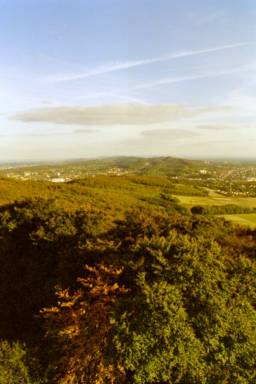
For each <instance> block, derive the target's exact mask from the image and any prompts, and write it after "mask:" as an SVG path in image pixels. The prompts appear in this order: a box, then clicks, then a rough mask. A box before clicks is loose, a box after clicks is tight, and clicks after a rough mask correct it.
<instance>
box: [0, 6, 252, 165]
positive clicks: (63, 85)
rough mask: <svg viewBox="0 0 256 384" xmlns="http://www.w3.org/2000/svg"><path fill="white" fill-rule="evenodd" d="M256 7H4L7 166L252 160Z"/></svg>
mask: <svg viewBox="0 0 256 384" xmlns="http://www.w3.org/2000/svg"><path fill="white" fill-rule="evenodd" d="M255 20H256V2H255V1H254V0H251V1H249V0H233V1H231V0H229V1H228V0H216V1H209V0H200V1H199V0H193V1H190V0H186V1H185V0H180V1H174V0H173V1H172V0H154V1H153V0H136V1H135V0H74V1H70V0H61V1H60V0H51V1H50V0H37V1H35V0H30V1H29V0H0V58H1V60H0V161H10V160H22V161H26V160H53V159H64V158H81V157H96V156H113V155H140V156H157V155H171V156H179V157H191V158H210V157H256V151H255V147H256V74H255V70H256V23H255Z"/></svg>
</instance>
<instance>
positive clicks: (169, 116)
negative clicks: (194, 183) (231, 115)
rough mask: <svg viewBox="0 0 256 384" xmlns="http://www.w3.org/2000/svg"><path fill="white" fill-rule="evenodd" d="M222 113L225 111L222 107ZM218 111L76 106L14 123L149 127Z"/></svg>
mask: <svg viewBox="0 0 256 384" xmlns="http://www.w3.org/2000/svg"><path fill="white" fill-rule="evenodd" d="M220 109H221V110H222V109H223V108H220ZM211 111H212V112H213V113H216V112H218V109H217V110H216V108H192V107H189V106H184V105H176V104H160V105H145V104H114V105H103V106H101V105H100V106H89V107H88V106H86V107H80V106H74V107H67V106H62V107H49V108H38V109H32V110H30V111H25V112H20V113H17V114H16V115H14V116H12V117H11V118H10V119H11V120H16V121H21V122H41V123H42V122H44V123H54V124H69V125H73V124H75V125H87V126H88V125H89V126H90V125H105V126H110V125H112V126H113V125H147V124H157V123H164V122H168V121H177V120H180V119H183V118H189V117H193V116H198V115H201V114H203V113H207V112H211Z"/></svg>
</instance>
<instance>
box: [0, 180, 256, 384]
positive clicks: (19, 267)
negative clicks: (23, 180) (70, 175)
mask: <svg viewBox="0 0 256 384" xmlns="http://www.w3.org/2000/svg"><path fill="white" fill-rule="evenodd" d="M142 181H143V180H142ZM92 182H95V181H93V180H92ZM96 182H97V181H96ZM104 182H106V183H107V178H105V179H104ZM136 183H137V181H136ZM143 183H144V182H143ZM80 185H81V188H83V187H82V186H83V182H82V181H81V183H80ZM141 185H142V184H138V188H141ZM143 185H144V186H143V188H145V190H144V191H147V186H145V184H143ZM47 188H48V187H47ZM84 188H86V187H84ZM129 188H130V186H129ZM84 190H86V189H84ZM135 193H136V187H135V192H134V191H133V195H134V194H135ZM58 194H59V190H58V189H56V195H54V194H52V196H51V197H52V198H51V199H50V198H45V197H41V198H39V197H33V195H31V197H30V198H26V199H19V200H17V201H14V202H10V203H8V204H3V205H2V206H1V207H0V265H1V268H0V311H1V317H0V339H1V342H0V379H1V383H3V384H5V383H6V384H7V383H8V384H9V383H15V384H16V383H33V384H34V383H56V384H57V383H60V384H69V383H74V384H79V383H85V384H87V383H88V384H89V383H90V384H91V383H92V384H93V383H94V384H100V383H102V384H103V383H104V384H105V383H106V384H107V383H109V384H119V383H124V384H147V383H152V384H166V383H170V384H171V383H180V384H201V383H202V384H216V383H220V384H221V383H231V382H234V383H241V384H246V383H249V384H252V383H255V380H256V375H255V365H256V353H255V351H256V310H255V304H256V291H255V277H256V261H255V249H256V231H255V230H253V229H249V228H246V227H239V226H233V225H231V224H230V223H228V222H227V221H225V220H224V219H222V218H220V217H217V216H209V215H208V213H207V212H203V214H202V212H198V211H195V212H193V210H192V213H191V212H189V210H187V209H184V207H182V206H181V205H180V204H179V201H178V200H177V199H176V198H175V197H174V196H172V195H171V194H170V193H168V192H167V191H166V190H162V192H161V193H159V194H158V198H156V196H150V194H148V195H147V196H146V193H145V196H144V200H143V201H142V200H133V202H136V203H134V206H133V207H132V206H129V205H127V204H126V201H122V200H120V201H119V202H118V201H115V202H113V204H112V206H111V202H112V200H111V199H112V197H111V195H110V196H108V194H105V201H104V203H103V202H102V201H101V200H100V198H99V196H94V199H95V201H96V203H94V204H92V202H89V201H88V203H87V204H83V205H82V206H80V207H79V204H78V203H77V204H75V202H73V203H72V206H71V205H70V204H69V201H68V200H69V196H70V194H69V192H68V194H67V197H66V199H67V204H66V205H65V204H60V203H59V201H58V199H56V196H58ZM62 198H64V197H63V196H62ZM131 198H132V196H131ZM97 199H98V203H97ZM231 208H232V209H233V207H231ZM231 208H230V207H227V209H231Z"/></svg>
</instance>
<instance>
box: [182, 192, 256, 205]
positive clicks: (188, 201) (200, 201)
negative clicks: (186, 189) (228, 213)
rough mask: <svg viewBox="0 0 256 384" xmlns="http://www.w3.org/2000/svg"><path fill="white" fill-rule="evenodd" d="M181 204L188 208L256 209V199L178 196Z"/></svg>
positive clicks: (220, 196) (219, 196)
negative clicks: (198, 206)
mask: <svg viewBox="0 0 256 384" xmlns="http://www.w3.org/2000/svg"><path fill="white" fill-rule="evenodd" d="M175 197H177V199H179V201H180V203H181V204H182V205H184V206H186V207H188V208H190V207H193V206H194V205H203V206H205V205H225V204H236V205H239V206H241V207H247V208H254V207H256V197H225V196H222V195H218V194H215V195H209V196H180V195H176V196H175Z"/></svg>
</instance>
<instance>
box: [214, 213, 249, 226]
mask: <svg viewBox="0 0 256 384" xmlns="http://www.w3.org/2000/svg"><path fill="white" fill-rule="evenodd" d="M221 217H224V218H225V219H226V220H229V221H231V222H233V223H235V224H240V225H248V226H249V227H251V228H256V213H247V214H237V215H221Z"/></svg>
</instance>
